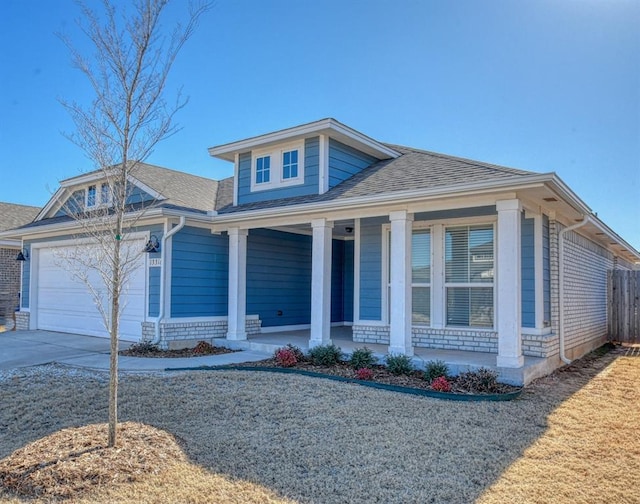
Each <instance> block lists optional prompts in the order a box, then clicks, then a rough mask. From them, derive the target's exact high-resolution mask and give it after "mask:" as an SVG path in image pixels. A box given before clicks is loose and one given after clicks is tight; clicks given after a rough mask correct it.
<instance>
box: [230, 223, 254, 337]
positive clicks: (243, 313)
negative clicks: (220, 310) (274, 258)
mask: <svg viewBox="0 0 640 504" xmlns="http://www.w3.org/2000/svg"><path fill="white" fill-rule="evenodd" d="M228 233H229V312H228V314H227V339H229V340H245V339H247V330H246V325H245V324H246V318H247V235H248V234H249V233H248V231H247V230H246V229H239V228H231V229H229V231H228Z"/></svg>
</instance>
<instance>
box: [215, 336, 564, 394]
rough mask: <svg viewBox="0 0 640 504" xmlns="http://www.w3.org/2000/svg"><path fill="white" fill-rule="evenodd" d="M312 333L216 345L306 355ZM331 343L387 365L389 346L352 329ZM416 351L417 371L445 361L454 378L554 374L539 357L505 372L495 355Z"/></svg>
mask: <svg viewBox="0 0 640 504" xmlns="http://www.w3.org/2000/svg"><path fill="white" fill-rule="evenodd" d="M310 333H311V331H310V329H303V330H296V331H282V332H270V333H261V334H257V335H252V336H250V337H249V339H248V340H245V341H229V340H226V339H216V340H215V342H216V343H218V344H220V345H225V346H231V347H237V348H243V349H250V350H254V351H259V352H266V353H273V352H275V350H276V349H278V348H280V347H283V346H285V345H287V344H288V343H290V344H292V345H295V346H297V347H299V348H300V349H302V350H304V351H305V352H306V351H308V350H309V336H310ZM331 342H332V343H333V344H334V345H336V346H338V347H340V349H341V350H342V351H343V352H344V353H345V354H347V355H350V354H351V353H352V352H353V350H355V349H356V348H363V347H365V346H366V347H367V348H369V349H371V350H372V351H373V353H374V355H375V357H376V358H377V359H378V361H379V362H380V363H384V357H385V356H386V355H387V353H388V346H387V345H380V344H372V343H360V342H354V341H353V337H352V332H351V327H332V328H331ZM413 351H414V356H413V359H412V361H413V364H414V366H415V367H416V368H417V369H424V366H425V364H426V363H427V362H429V361H434V360H441V361H444V362H445V363H446V364H447V366H448V367H449V371H450V373H451V374H452V375H457V374H458V373H460V372H464V371H469V370H474V369H478V368H480V367H485V368H489V369H492V370H495V371H497V372H498V375H499V379H500V381H502V382H505V383H511V384H514V385H527V384H528V383H530V382H531V381H533V380H534V379H536V378H538V377H540V376H544V375H546V374H548V373H549V372H550V371H551V370H552V368H549V362H548V361H547V359H543V358H539V357H528V356H525V358H524V365H523V366H522V367H521V368H502V367H497V366H496V354H492V353H483V352H469V351H464V350H442V349H436V348H422V347H414V349H413Z"/></svg>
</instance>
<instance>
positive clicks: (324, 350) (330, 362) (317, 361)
mask: <svg viewBox="0 0 640 504" xmlns="http://www.w3.org/2000/svg"><path fill="white" fill-rule="evenodd" d="M309 358H310V359H311V363H312V364H314V365H316V366H335V365H336V364H337V363H338V362H340V359H341V358H342V350H340V348H339V347H337V346H335V345H333V344H331V345H320V346H317V347H315V348H312V349H311V350H309Z"/></svg>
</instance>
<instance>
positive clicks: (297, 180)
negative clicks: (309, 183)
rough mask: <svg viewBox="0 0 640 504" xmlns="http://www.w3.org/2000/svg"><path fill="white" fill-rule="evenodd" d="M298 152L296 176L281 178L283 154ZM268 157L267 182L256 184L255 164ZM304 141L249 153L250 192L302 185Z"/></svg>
mask: <svg viewBox="0 0 640 504" xmlns="http://www.w3.org/2000/svg"><path fill="white" fill-rule="evenodd" d="M293 150H297V151H298V176H297V177H293V178H288V179H285V178H283V166H282V156H283V154H284V153H285V152H289V151H293ZM265 156H270V157H271V163H270V167H269V182H262V183H260V184H258V183H256V162H257V159H258V158H261V157H265ZM304 157H305V151H304V140H303V141H301V142H295V143H290V144H284V145H278V146H276V147H272V148H269V149H260V150H255V151H252V152H251V192H256V191H265V190H268V189H278V188H280V187H289V186H295V185H301V184H304Z"/></svg>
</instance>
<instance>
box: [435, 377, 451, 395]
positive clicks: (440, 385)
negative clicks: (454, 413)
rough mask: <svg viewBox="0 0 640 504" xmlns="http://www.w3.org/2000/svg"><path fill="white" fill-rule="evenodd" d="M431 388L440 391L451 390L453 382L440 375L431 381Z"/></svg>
mask: <svg viewBox="0 0 640 504" xmlns="http://www.w3.org/2000/svg"><path fill="white" fill-rule="evenodd" d="M431 388H432V389H433V390H437V391H438V392H451V384H450V383H449V380H447V379H446V378H445V377H444V376H438V377H437V378H436V379H435V380H433V381H432V382H431Z"/></svg>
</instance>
